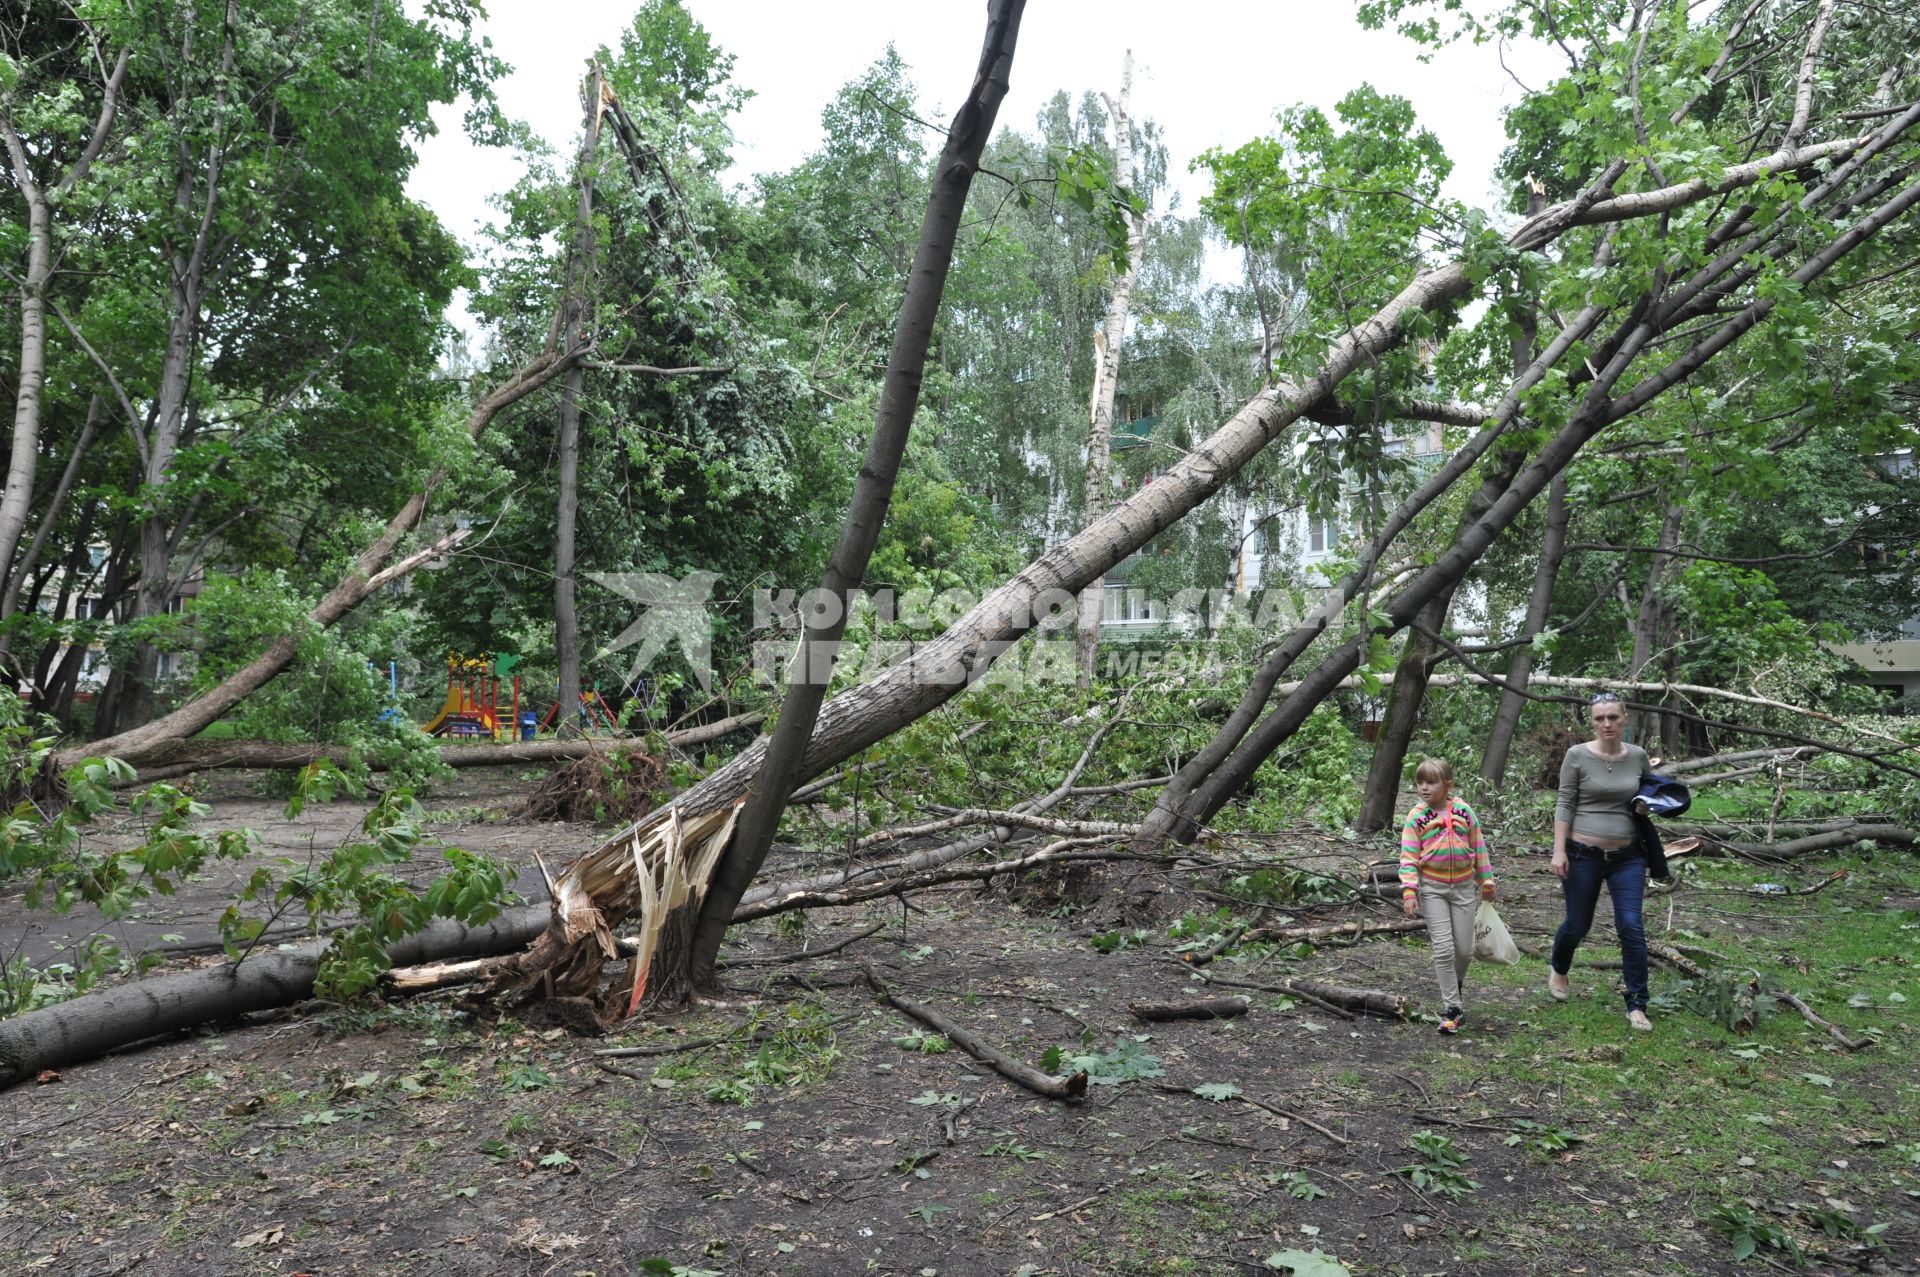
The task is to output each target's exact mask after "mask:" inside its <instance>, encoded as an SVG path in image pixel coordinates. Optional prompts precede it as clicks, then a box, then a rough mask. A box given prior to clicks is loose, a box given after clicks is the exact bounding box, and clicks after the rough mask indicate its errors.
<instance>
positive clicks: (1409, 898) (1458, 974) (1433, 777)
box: [1400, 758, 1494, 1033]
mask: <svg viewBox="0 0 1920 1277" xmlns="http://www.w3.org/2000/svg"><path fill="white" fill-rule="evenodd" d="M1413 788H1414V790H1415V792H1417V793H1418V794H1419V795H1420V805H1419V806H1418V807H1415V808H1414V809H1413V810H1412V811H1410V812H1408V813H1407V819H1406V823H1405V824H1403V825H1402V826H1401V827H1400V897H1401V902H1402V904H1403V906H1404V907H1405V909H1406V911H1407V917H1409V918H1415V917H1419V916H1421V915H1423V914H1424V915H1425V916H1426V919H1427V937H1428V938H1429V939H1430V940H1432V941H1433V974H1434V976H1435V977H1436V978H1437V979H1438V980H1439V983H1440V1004H1441V1005H1442V1006H1443V1007H1445V1008H1446V1012H1445V1014H1444V1015H1443V1016H1442V1017H1441V1020H1440V1031H1441V1032H1442V1033H1458V1032H1459V1031H1460V1025H1461V1023H1462V1022H1464V1021H1465V1020H1466V1018H1467V1013H1466V1011H1465V1009H1464V1000H1463V996H1462V994H1461V988H1462V987H1463V986H1464V985H1465V984H1466V982H1467V964H1468V963H1470V962H1472V961H1473V915H1474V909H1475V904H1474V897H1475V896H1476V894H1477V895H1478V896H1479V897H1480V898H1481V899H1483V900H1491V899H1493V896H1494V886H1493V864H1492V862H1491V861H1490V860H1488V858H1487V844H1486V840H1485V839H1484V838H1482V837H1481V836H1480V821H1479V818H1478V817H1476V816H1475V815H1474V814H1473V808H1471V807H1469V806H1467V805H1466V804H1465V803H1463V802H1461V801H1460V800H1459V799H1457V798H1455V797H1453V765H1452V764H1451V763H1449V762H1447V761H1446V760H1445V759H1442V758H1429V759H1427V760H1426V761H1425V762H1423V763H1421V764H1420V766H1419V767H1417V768H1415V769H1414V773H1413ZM1476 884H1477V885H1478V888H1479V890H1478V891H1477V892H1476V891H1475V886H1476Z"/></svg>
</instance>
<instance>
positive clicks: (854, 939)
mask: <svg viewBox="0 0 1920 1277" xmlns="http://www.w3.org/2000/svg"><path fill="white" fill-rule="evenodd" d="M886 925H887V924H886V923H884V922H876V923H874V924H873V925H872V926H871V927H868V928H867V929H866V930H864V931H860V932H857V933H856V934H854V935H850V936H848V937H847V938H846V939H845V940H840V941H836V942H835V943H833V944H824V945H821V946H820V947H819V948H818V949H802V950H801V951H800V952H798V953H776V954H770V955H768V956H766V957H750V958H722V959H721V960H720V961H719V962H717V963H715V964H714V965H715V966H718V967H720V968H721V969H723V970H727V969H731V968H733V967H766V966H774V965H776V964H779V963H783V962H805V961H807V960H808V959H809V958H824V957H825V956H826V955H828V954H829V953H838V952H840V951H841V950H842V949H847V948H851V947H852V946H854V945H856V944H859V943H860V942H861V941H862V940H865V939H866V938H867V937H869V936H872V935H876V934H878V933H879V931H880V930H881V928H883V927H885V926H886Z"/></svg>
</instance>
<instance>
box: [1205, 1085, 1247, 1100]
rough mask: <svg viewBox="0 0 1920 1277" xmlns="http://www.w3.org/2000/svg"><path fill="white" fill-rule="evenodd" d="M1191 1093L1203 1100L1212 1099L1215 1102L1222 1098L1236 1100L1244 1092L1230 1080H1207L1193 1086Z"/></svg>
mask: <svg viewBox="0 0 1920 1277" xmlns="http://www.w3.org/2000/svg"><path fill="white" fill-rule="evenodd" d="M1193 1093H1194V1094H1195V1095H1197V1096H1199V1097H1200V1098H1201V1099H1203V1100H1212V1101H1213V1102H1214V1103H1215V1104H1218V1103H1220V1102H1221V1101H1223V1100H1237V1099H1239V1098H1240V1097H1241V1096H1242V1095H1244V1094H1245V1092H1244V1091H1242V1090H1241V1089H1240V1088H1239V1087H1237V1086H1235V1085H1234V1084H1233V1083H1231V1082H1207V1083H1205V1084H1203V1085H1201V1086H1196V1087H1194V1088H1193Z"/></svg>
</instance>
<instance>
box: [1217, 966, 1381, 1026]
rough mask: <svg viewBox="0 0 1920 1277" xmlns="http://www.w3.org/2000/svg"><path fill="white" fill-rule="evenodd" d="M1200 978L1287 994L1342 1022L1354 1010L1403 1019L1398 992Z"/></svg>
mask: <svg viewBox="0 0 1920 1277" xmlns="http://www.w3.org/2000/svg"><path fill="white" fill-rule="evenodd" d="M1202 979H1204V980H1205V981H1206V982H1207V983H1208V984H1218V985H1224V986H1226V987H1227V988H1229V989H1253V990H1256V991H1257V992H1260V993H1284V994H1288V995H1291V996H1292V997H1296V998H1300V999H1302V1000H1303V1001H1306V1002H1311V1003H1313V1004H1314V1005H1315V1006H1318V1007H1320V1008H1321V1009H1322V1010H1325V1011H1329V1012H1331V1013H1332V1014H1334V1015H1337V1016H1339V1017H1340V1018H1341V1019H1343V1020H1351V1019H1353V1016H1354V1013H1355V1012H1356V1011H1357V1012H1361V1013H1364V1014H1366V1015H1377V1016H1379V1017H1380V1018H1381V1019H1384V1020H1403V1019H1405V1018H1406V1014H1407V1000H1406V999H1405V998H1403V997H1401V996H1400V995H1399V994H1397V993H1382V992H1380V991H1379V990H1377V989H1353V988H1349V987H1347V986H1346V985H1344V984H1328V983H1327V982H1326V981H1324V980H1305V979H1300V978H1298V977H1293V978H1289V979H1282V980H1278V981H1276V982H1274V983H1272V984H1255V983H1254V982H1252V981H1250V980H1234V979H1231V978H1229V977H1227V976H1223V975H1219V974H1216V973H1214V972H1207V973H1206V974H1205V975H1203V976H1202Z"/></svg>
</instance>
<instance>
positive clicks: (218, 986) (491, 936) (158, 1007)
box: [0, 904, 551, 1090]
mask: <svg viewBox="0 0 1920 1277" xmlns="http://www.w3.org/2000/svg"><path fill="white" fill-rule="evenodd" d="M549 921H551V912H550V911H549V909H548V907H547V906H546V905H543V904H542V905H526V906H523V907H521V908H518V909H511V910H508V911H507V912H506V913H504V914H502V915H500V917H498V918H496V919H494V920H493V921H492V922H490V923H488V924H487V925H486V926H484V927H466V926H462V925H461V924H460V923H457V922H449V921H446V920H439V921H435V922H433V923H431V924H429V925H428V926H426V927H425V928H423V929H421V930H420V931H418V932H416V933H415V934H413V935H411V936H408V937H406V938H405V939H404V940H400V941H398V942H397V943H395V944H394V945H392V946H391V947H390V948H389V949H388V950H387V954H388V957H389V959H391V960H392V961H393V962H394V963H395V964H396V965H406V964H413V963H420V962H429V961H433V960H436V959H445V958H453V957H477V956H484V955H494V954H506V953H513V952H515V951H516V950H519V949H521V948H524V947H525V946H526V945H527V943H528V942H529V941H531V940H533V939H534V938H535V937H537V936H539V935H540V933H541V932H543V931H545V930H546V927H547V924H548V922H549ZM327 943H328V942H327V941H325V940H313V941H309V942H308V943H306V944H303V945H297V946H294V947H292V948H291V949H288V950H281V949H275V950H269V951H262V952H256V953H253V954H250V955H248V957H247V958H246V960H245V961H243V962H240V963H237V964H236V963H225V964H223V965H221V966H217V967H207V968H205V969H203V970H199V971H183V972H180V973H178V974H175V975H162V976H154V977H152V978H150V979H145V980H134V981H130V982H128V983H126V984H122V985H117V986H115V987H113V988H111V989H107V990H104V991H102V992H99V993H90V994H88V995H86V996H85V997H82V998H75V999H74V1000H72V1001H71V1002H61V1003H58V1004H56V1005H54V1006H50V1007H44V1008H42V1009H41V1010H38V1011H29V1012H28V1013H26V1014H25V1015H18V1016H15V1017H13V1018H12V1019H11V1020H7V1021H4V1022H0V1090H4V1089H5V1088H7V1087H9V1086H12V1085H14V1084H15V1083H16V1082H19V1081H21V1080H22V1079H24V1078H29V1077H32V1076H33V1075H35V1074H36V1073H39V1072H40V1071H41V1070H42V1069H56V1068H60V1067H62V1066H65V1065H69V1064H76V1063H79V1062H80V1061H82V1060H91V1059H93V1058H95V1057H96V1056H101V1055H105V1054H106V1053H107V1052H109V1051H115V1050H119V1049H120V1048H122V1047H126V1046H132V1045H133V1044H134V1043H136V1042H142V1041H145V1040H146V1039H148V1038H153V1037H159V1036H161V1035H163V1034H167V1033H174V1032H177V1031H179V1030H182V1029H191V1028H195V1027H197V1026H198V1025H202V1024H206V1023H208V1022H210V1021H214V1020H231V1019H233V1018H234V1017H235V1016H241V1015H246V1014H247V1013H249V1012H252V1011H266V1010H271V1009H273V1008H275V1007H283V1006H287V1005H289V1004H291V1003H294V1002H298V1001H300V1000H301V999H303V998H309V997H312V996H313V980H314V976H315V974H316V973H317V972H318V971H319V969H320V954H321V951H322V950H323V949H324V948H325V947H326V945H327Z"/></svg>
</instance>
